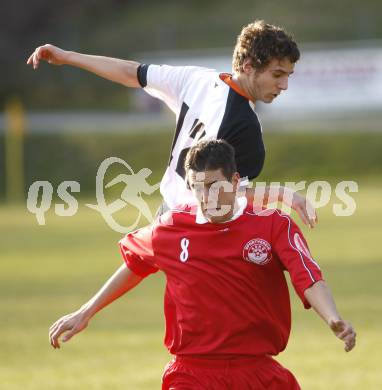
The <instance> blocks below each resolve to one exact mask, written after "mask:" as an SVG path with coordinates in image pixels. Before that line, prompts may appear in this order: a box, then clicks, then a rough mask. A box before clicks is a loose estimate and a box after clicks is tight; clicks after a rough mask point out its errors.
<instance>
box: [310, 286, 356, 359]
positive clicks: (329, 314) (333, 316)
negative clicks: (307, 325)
mask: <svg viewBox="0 0 382 390" xmlns="http://www.w3.org/2000/svg"><path fill="white" fill-rule="evenodd" d="M305 298H306V299H307V300H308V302H309V303H310V305H311V306H312V307H313V309H314V310H315V311H316V312H317V313H318V314H319V315H320V317H321V318H322V319H323V320H324V321H325V322H326V323H327V324H328V325H329V327H330V329H331V330H332V331H333V333H334V334H335V335H336V336H337V337H338V338H339V339H341V340H342V341H343V342H344V343H345V351H346V352H349V351H351V350H352V349H353V348H354V346H355V339H356V333H355V331H354V329H353V327H352V325H351V324H350V323H349V322H348V321H345V320H343V319H341V317H340V315H339V314H338V312H337V308H336V304H335V303H334V299H333V296H332V293H331V292H330V290H329V287H328V286H327V284H326V283H325V282H324V281H323V280H320V281H319V282H317V283H315V284H313V286H311V287H310V288H308V289H306V290H305Z"/></svg>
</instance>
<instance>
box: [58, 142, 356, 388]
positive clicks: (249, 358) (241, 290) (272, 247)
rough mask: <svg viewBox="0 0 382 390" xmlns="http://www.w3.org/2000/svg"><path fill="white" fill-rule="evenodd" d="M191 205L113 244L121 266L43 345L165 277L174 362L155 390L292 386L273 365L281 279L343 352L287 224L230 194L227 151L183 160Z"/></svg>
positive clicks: (347, 331)
mask: <svg viewBox="0 0 382 390" xmlns="http://www.w3.org/2000/svg"><path fill="white" fill-rule="evenodd" d="M185 170H186V178H187V183H188V185H189V187H190V188H191V190H192V192H193V194H194V196H195V198H196V200H197V202H196V203H195V204H190V205H183V206H179V207H177V208H175V209H173V210H170V211H168V212H166V213H165V214H163V215H162V216H160V217H159V219H158V220H157V221H156V222H155V223H154V224H153V225H151V226H147V227H145V228H142V229H139V230H137V231H135V232H133V233H129V234H127V235H126V236H125V237H124V238H123V239H122V240H121V241H120V249H121V253H122V256H123V259H124V262H125V264H123V265H122V266H121V267H120V268H119V269H118V270H117V272H116V273H115V274H114V275H113V276H112V277H111V278H110V279H109V281H108V282H107V283H106V284H105V286H104V287H103V288H102V289H101V290H100V291H99V292H98V293H97V294H96V295H95V296H94V297H93V298H92V299H90V300H89V301H88V302H87V303H86V304H85V305H83V306H82V307H81V308H80V309H79V310H77V311H76V312H74V313H72V314H69V315H67V316H64V317H63V318H61V319H59V320H58V321H57V322H56V323H55V324H53V326H52V327H51V329H50V341H51V344H52V346H53V347H54V348H59V347H60V343H59V337H60V336H61V335H63V334H64V336H63V341H68V340H69V339H70V338H71V337H72V336H73V335H75V334H76V333H78V332H80V331H81V330H83V329H84V328H85V327H86V326H87V324H88V322H89V320H90V319H91V318H92V317H93V316H94V314H95V313H96V312H98V311H99V310H100V309H102V308H103V307H104V306H106V305H108V304H109V303H111V302H112V301H113V300H115V299H116V298H118V297H119V296H121V295H122V294H124V293H126V292H127V291H129V290H130V289H132V288H133V287H134V286H136V285H137V284H138V283H139V282H141V281H142V280H143V279H144V278H146V277H147V276H149V275H150V274H154V273H156V272H157V271H158V270H160V271H162V272H164V273H165V275H166V280H167V282H166V291H165V305H164V311H165V318H166V336H165V340H164V342H165V345H166V347H167V348H168V350H169V351H170V353H171V354H173V355H174V359H173V360H172V361H171V362H170V363H169V364H168V365H167V367H166V369H165V372H164V375H163V380H162V389H172V390H184V389H190V390H191V389H195V390H201V389H211V390H214V389H216V390H245V389H257V390H260V389H264V390H265V389H267V390H269V389H275V390H276V389H277V390H278V389H279V390H288V389H290V390H296V389H299V388H300V387H299V385H298V383H297V381H296V379H295V378H294V376H293V375H292V373H291V372H289V371H288V370H287V369H286V368H284V367H283V366H281V365H280V364H279V363H278V362H276V361H275V360H274V359H273V358H272V357H271V356H274V355H277V354H278V353H280V352H281V351H283V350H284V349H285V347H286V345H287V342H288V337H289V333H290V327H291V313H290V301H289V292H288V287H287V283H286V279H285V275H284V274H285V272H288V273H289V275H290V277H291V280H292V284H293V286H294V288H295V290H296V292H297V294H298V296H299V297H300V299H301V301H302V303H303V304H304V306H305V308H310V307H313V308H314V309H315V311H316V312H317V313H318V314H319V315H320V316H321V317H322V318H323V319H324V321H325V322H326V323H327V324H328V326H329V328H330V329H331V330H332V331H333V332H334V334H335V335H336V336H337V337H339V338H340V339H341V340H343V341H344V343H345V350H346V351H350V350H351V349H352V348H353V347H354V345H355V336H356V334H355V332H354V330H353V328H352V326H351V324H350V323H349V322H347V321H345V320H343V319H341V317H340V315H339V314H338V312H337V309H336V306H335V303H334V300H333V297H332V295H331V292H330V290H329V289H328V287H327V285H326V283H325V282H324V281H323V279H322V274H321V271H320V268H319V266H318V265H317V263H316V262H315V261H314V259H313V258H312V256H311V254H310V252H309V249H308V246H307V243H306V241H305V239H304V237H303V235H302V233H301V231H300V230H299V228H298V227H297V226H296V224H295V223H294V222H293V221H292V220H291V218H290V217H289V216H287V215H285V214H282V213H281V212H280V211H278V210H255V209H254V207H253V206H252V205H251V204H247V198H246V197H240V196H239V195H238V194H237V189H238V186H239V180H240V176H239V174H238V172H236V164H235V159H234V149H233V148H232V146H230V145H229V144H228V143H227V142H226V141H223V140H210V141H200V142H199V143H198V144H196V145H195V146H194V147H192V148H191V149H190V151H189V152H188V154H187V158H186V163H185Z"/></svg>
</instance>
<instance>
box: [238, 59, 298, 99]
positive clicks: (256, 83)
mask: <svg viewBox="0 0 382 390" xmlns="http://www.w3.org/2000/svg"><path fill="white" fill-rule="evenodd" d="M294 65H295V64H293V63H291V62H290V61H289V59H288V58H284V59H282V60H277V59H273V60H272V61H271V62H270V63H269V64H268V65H267V66H266V68H265V69H263V70H261V71H259V70H255V69H254V68H252V66H251V68H248V69H246V68H245V75H246V78H247V80H246V81H247V88H248V92H249V95H250V96H251V97H252V98H253V101H255V102H256V101H257V100H260V101H262V102H264V103H272V102H273V100H274V99H275V98H276V97H277V96H279V95H280V93H281V92H282V91H286V90H287V89H288V78H289V77H290V75H291V74H292V73H293V71H294ZM251 69H252V70H251Z"/></svg>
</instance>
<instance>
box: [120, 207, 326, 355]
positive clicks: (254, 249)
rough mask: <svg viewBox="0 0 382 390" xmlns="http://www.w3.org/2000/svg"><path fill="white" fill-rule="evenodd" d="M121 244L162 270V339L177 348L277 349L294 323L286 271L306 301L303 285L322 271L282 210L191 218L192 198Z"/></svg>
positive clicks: (137, 267) (144, 269)
mask: <svg viewBox="0 0 382 390" xmlns="http://www.w3.org/2000/svg"><path fill="white" fill-rule="evenodd" d="M120 248H121V252H122V255H123V258H124V260H125V262H126V264H127V266H128V267H129V268H130V269H131V271H133V272H134V273H136V274H137V275H140V276H142V277H145V276H147V275H149V274H151V273H154V272H156V271H158V270H161V271H163V272H164V273H165V275H166V278H167V283H166V291H165V299H164V311H165V318H166V336H165V340H164V341H165V345H166V347H167V348H168V350H169V351H170V353H172V354H175V355H187V356H191V355H192V356H199V357H200V356H203V357H209V358H231V357H235V356H243V355H247V356H248V355H264V354H270V355H276V354H278V353H279V352H280V351H282V350H283V349H284V348H285V347H286V345H287V342H288V338H289V333H290V327H291V311H290V301H289V292H288V286H287V283H286V279H285V276H284V271H288V272H289V274H290V276H291V280H292V283H293V286H294V288H295V290H296V292H297V294H298V296H299V297H300V299H301V300H302V302H303V304H304V306H305V307H306V308H309V307H310V306H309V303H308V302H307V301H306V299H305V297H304V291H305V290H306V289H307V288H308V287H310V286H311V285H312V284H314V283H315V282H317V281H318V280H321V279H322V276H321V272H320V269H319V267H318V265H317V264H316V262H315V261H314V260H313V259H312V257H311V255H310V253H309V250H308V248H307V244H306V241H305V239H304V237H303V235H302V234H301V231H300V230H299V228H298V227H297V225H296V224H295V223H294V222H293V221H292V220H291V218H290V217H289V216H287V215H285V214H283V213H281V212H280V211H279V210H275V211H274V212H273V213H269V210H268V211H265V212H262V213H260V214H258V213H254V212H253V210H252V208H251V207H249V206H247V207H246V208H245V210H244V212H243V213H242V214H241V215H240V216H239V217H238V218H236V219H234V220H231V221H228V222H225V223H219V224H212V223H204V224H200V223H196V217H195V213H193V212H192V209H191V207H190V206H184V207H181V208H180V209H179V210H171V211H168V212H167V213H165V214H164V215H162V216H161V217H160V218H159V219H158V221H157V222H156V223H154V224H153V225H151V226H147V227H145V228H143V229H140V230H137V231H135V232H133V233H130V234H128V235H126V236H125V237H124V238H123V239H122V240H121V241H120Z"/></svg>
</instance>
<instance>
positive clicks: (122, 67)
mask: <svg viewBox="0 0 382 390" xmlns="http://www.w3.org/2000/svg"><path fill="white" fill-rule="evenodd" d="M40 61H46V62H48V63H49V64H52V65H71V66H75V67H77V68H81V69H84V70H87V71H88V72H91V73H95V74H96V75H98V76H100V77H103V78H105V79H107V80H110V81H114V82H116V83H119V84H122V85H125V86H126V87H132V88H140V85H139V82H138V78H137V69H138V66H139V63H138V62H135V61H127V60H121V59H118V58H110V57H102V56H94V55H88V54H81V53H77V52H74V51H66V50H63V49H60V48H59V47H57V46H53V45H50V44H47V45H43V46H39V47H37V48H36V49H35V51H34V52H33V53H32V54H31V55H30V57H29V58H28V60H27V64H28V65H31V66H33V69H37V68H38V66H39V65H40Z"/></svg>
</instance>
